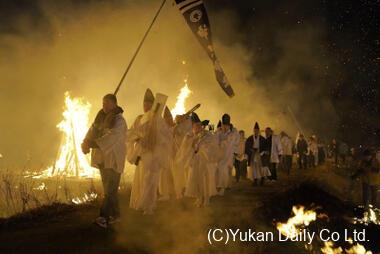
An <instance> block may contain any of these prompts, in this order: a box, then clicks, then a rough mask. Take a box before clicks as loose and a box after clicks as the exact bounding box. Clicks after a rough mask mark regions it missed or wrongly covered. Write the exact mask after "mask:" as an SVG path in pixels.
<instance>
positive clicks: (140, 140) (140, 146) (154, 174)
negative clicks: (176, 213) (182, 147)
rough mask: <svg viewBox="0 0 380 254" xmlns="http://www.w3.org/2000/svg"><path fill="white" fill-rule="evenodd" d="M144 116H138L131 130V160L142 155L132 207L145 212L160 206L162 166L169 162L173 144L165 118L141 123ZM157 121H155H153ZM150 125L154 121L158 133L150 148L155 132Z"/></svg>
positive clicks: (134, 186) (132, 192) (135, 178)
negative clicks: (165, 153)
mask: <svg viewBox="0 0 380 254" xmlns="http://www.w3.org/2000/svg"><path fill="white" fill-rule="evenodd" d="M141 119H142V116H138V117H137V119H136V121H135V123H134V124H133V126H132V128H131V129H130V130H129V135H128V146H129V147H130V152H129V153H128V156H127V158H128V160H129V162H131V163H135V158H136V157H137V156H139V157H140V161H139V164H138V166H137V167H136V171H135V176H134V179H133V184H132V191H131V198H130V207H131V208H134V209H136V210H143V211H144V212H152V211H153V209H154V208H155V206H156V201H157V189H158V182H159V176H160V169H161V168H162V167H163V166H164V165H166V164H167V163H168V162H167V159H168V156H165V155H163V152H164V151H168V148H169V146H170V143H169V142H168V141H169V139H170V132H169V129H168V127H167V125H166V123H165V121H164V119H162V118H161V117H156V118H154V119H151V120H149V121H148V122H146V123H144V124H141ZM152 121H153V122H152ZM150 124H154V125H153V126H154V128H153V131H154V133H153V134H154V135H153V136H155V137H156V143H155V145H154V146H153V148H151V149H148V148H146V145H144V144H147V143H148V142H150V141H151V140H150V138H149V137H151V135H150V134H149V133H148V132H149V131H152V129H150V128H149V126H150Z"/></svg>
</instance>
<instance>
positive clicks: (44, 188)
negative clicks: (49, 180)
mask: <svg viewBox="0 0 380 254" xmlns="http://www.w3.org/2000/svg"><path fill="white" fill-rule="evenodd" d="M33 190H40V191H43V190H47V187H46V184H45V183H44V182H42V183H41V184H40V185H38V186H37V187H34V188H33Z"/></svg>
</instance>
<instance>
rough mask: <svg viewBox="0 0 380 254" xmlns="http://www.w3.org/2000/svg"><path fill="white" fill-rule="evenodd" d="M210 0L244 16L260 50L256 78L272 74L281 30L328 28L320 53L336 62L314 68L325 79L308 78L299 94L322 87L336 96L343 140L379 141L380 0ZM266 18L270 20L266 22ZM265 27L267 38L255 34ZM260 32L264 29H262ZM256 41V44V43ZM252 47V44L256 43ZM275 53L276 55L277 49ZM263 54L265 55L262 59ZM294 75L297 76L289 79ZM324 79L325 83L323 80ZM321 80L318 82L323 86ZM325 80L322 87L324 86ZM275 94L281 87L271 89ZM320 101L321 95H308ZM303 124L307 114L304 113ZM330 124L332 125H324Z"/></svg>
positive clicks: (247, 30)
mask: <svg viewBox="0 0 380 254" xmlns="http://www.w3.org/2000/svg"><path fill="white" fill-rule="evenodd" d="M237 2H238V1H228V0H220V1H209V2H208V3H209V6H210V7H211V8H215V9H218V8H226V6H228V8H231V9H234V10H236V11H237V12H238V13H239V14H240V22H241V23H240V24H239V27H240V28H241V29H242V30H243V31H244V33H245V34H247V37H246V38H245V43H246V45H247V46H248V47H250V48H251V50H253V51H255V52H257V54H256V55H255V59H254V63H252V68H253V70H254V73H255V75H256V76H259V77H260V76H265V75H268V76H270V75H271V72H272V71H271V70H273V68H274V67H275V66H276V62H277V61H278V59H280V57H281V53H282V52H278V51H276V50H277V49H276V40H277V37H276V36H275V34H276V33H275V32H274V31H276V30H279V29H281V30H282V31H287V30H289V31H290V30H293V29H294V27H296V26H305V25H314V24H315V25H317V26H318V27H323V32H324V35H323V38H322V40H321V43H320V54H321V55H322V56H325V55H326V56H329V60H330V62H331V64H330V65H331V66H329V65H326V66H315V68H316V70H318V71H319V72H320V73H323V76H322V79H321V80H310V77H308V75H307V73H306V74H305V73H302V72H303V70H300V73H299V74H300V75H297V77H298V78H299V77H300V76H301V77H302V76H304V77H303V78H302V79H303V81H304V86H303V89H302V87H301V88H300V91H299V92H300V93H303V94H305V96H306V97H307V93H308V90H309V89H310V86H313V85H317V86H318V85H321V86H324V87H325V92H326V93H327V94H328V96H330V97H331V98H332V101H333V104H334V106H335V108H336V111H337V113H338V117H339V121H338V126H337V129H338V138H339V139H343V140H345V141H346V142H348V143H352V144H357V145H358V144H376V145H377V146H378V145H379V144H380V115H379V106H380V95H379V80H380V69H379V64H380V52H379V46H380V37H379V35H380V33H379V32H380V31H379V29H380V22H379V10H380V1H378V0H372V1H371V0H369V1H363V0H358V1H346V0H333V1H328V0H325V1H317V0H311V1H301V0H287V1H270V0H269V1H241V2H240V1H239V4H237ZM265 16H267V17H268V21H267V22H263V17H265ZM262 26H265V29H267V31H268V32H267V33H266V34H265V36H261V37H255V30H257V27H262ZM260 34H261V33H260ZM253 40H254V41H255V42H256V43H254V44H252V41H253ZM252 45H253V46H252ZM273 52H274V53H273ZM260 56H262V57H260ZM289 78H290V79H291V78H292V77H289ZM319 82H320V83H319ZM318 83H319V84H318ZM322 83H323V85H322ZM269 89H272V90H271V91H269V92H270V93H272V92H275V91H278V90H279V89H281V87H277V86H276V87H269ZM308 99H315V100H318V98H308ZM300 121H301V122H302V116H300ZM325 124H326V125H328V124H329V123H325Z"/></svg>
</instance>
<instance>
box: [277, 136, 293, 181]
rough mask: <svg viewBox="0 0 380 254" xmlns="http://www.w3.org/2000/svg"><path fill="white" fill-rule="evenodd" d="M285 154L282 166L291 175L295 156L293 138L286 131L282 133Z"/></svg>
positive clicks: (282, 158)
mask: <svg viewBox="0 0 380 254" xmlns="http://www.w3.org/2000/svg"><path fill="white" fill-rule="evenodd" d="M280 137H281V146H282V150H283V156H282V157H281V165H282V168H283V169H284V170H285V171H286V172H287V174H288V175H290V170H291V168H292V158H293V146H294V144H293V140H292V139H291V138H290V137H289V136H288V134H286V133H285V132H284V131H282V132H281V133H280Z"/></svg>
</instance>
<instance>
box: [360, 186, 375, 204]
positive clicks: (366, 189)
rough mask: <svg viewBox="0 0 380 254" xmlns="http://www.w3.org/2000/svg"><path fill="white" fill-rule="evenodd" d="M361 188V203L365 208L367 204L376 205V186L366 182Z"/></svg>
mask: <svg viewBox="0 0 380 254" xmlns="http://www.w3.org/2000/svg"><path fill="white" fill-rule="evenodd" d="M362 188H363V203H364V205H365V207H366V208H368V207H369V205H373V206H376V201H377V200H376V199H377V186H374V185H369V184H368V183H363V184H362Z"/></svg>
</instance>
